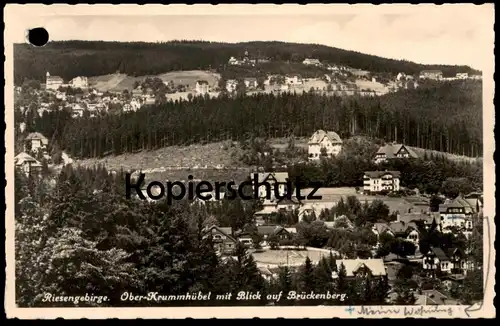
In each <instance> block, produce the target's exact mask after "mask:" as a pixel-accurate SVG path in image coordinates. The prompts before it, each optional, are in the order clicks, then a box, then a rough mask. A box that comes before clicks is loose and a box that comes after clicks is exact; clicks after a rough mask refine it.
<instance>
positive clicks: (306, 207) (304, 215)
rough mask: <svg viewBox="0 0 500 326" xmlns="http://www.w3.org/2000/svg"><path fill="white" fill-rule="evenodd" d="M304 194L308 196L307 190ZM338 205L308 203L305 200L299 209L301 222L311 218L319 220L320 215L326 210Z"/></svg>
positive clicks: (320, 202) (323, 202) (333, 203)
mask: <svg viewBox="0 0 500 326" xmlns="http://www.w3.org/2000/svg"><path fill="white" fill-rule="evenodd" d="M304 193H306V194H307V189H305V191H304ZM336 205H337V202H336V201H307V200H305V201H304V202H303V204H302V205H301V206H300V207H299V221H302V220H305V219H311V217H313V216H314V217H316V219H317V218H319V215H320V214H321V212H322V211H324V210H327V209H328V210H329V209H332V208H333V207H335V206H336Z"/></svg>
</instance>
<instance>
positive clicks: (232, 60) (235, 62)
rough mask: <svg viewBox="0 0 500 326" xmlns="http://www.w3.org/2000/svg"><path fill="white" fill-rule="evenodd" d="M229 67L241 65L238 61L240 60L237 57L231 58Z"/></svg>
mask: <svg viewBox="0 0 500 326" xmlns="http://www.w3.org/2000/svg"><path fill="white" fill-rule="evenodd" d="M227 63H228V64H229V65H232V66H236V65H239V64H240V62H239V61H238V59H236V58H235V57H231V58H229V60H228V62H227Z"/></svg>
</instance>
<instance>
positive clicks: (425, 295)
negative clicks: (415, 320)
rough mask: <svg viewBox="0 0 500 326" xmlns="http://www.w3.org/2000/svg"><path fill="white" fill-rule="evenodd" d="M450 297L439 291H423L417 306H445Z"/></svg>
mask: <svg viewBox="0 0 500 326" xmlns="http://www.w3.org/2000/svg"><path fill="white" fill-rule="evenodd" d="M447 299H448V297H447V296H446V295H444V294H442V293H441V292H439V291H437V290H423V291H422V294H421V295H419V296H418V298H417V302H415V304H417V305H423V306H425V305H445V304H449V303H448V302H447Z"/></svg>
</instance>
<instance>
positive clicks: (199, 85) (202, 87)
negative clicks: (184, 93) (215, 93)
mask: <svg viewBox="0 0 500 326" xmlns="http://www.w3.org/2000/svg"><path fill="white" fill-rule="evenodd" d="M195 90H196V93H198V94H201V95H204V94H207V93H208V92H209V86H208V82H207V81H206V80H198V81H197V82H196V86H195Z"/></svg>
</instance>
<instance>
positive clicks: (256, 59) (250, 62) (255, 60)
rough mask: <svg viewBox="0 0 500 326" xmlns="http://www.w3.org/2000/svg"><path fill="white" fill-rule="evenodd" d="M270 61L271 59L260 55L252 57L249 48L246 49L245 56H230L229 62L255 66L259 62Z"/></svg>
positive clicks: (235, 64) (230, 63) (233, 64)
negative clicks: (238, 57)
mask: <svg viewBox="0 0 500 326" xmlns="http://www.w3.org/2000/svg"><path fill="white" fill-rule="evenodd" d="M269 61H270V60H269V59H267V58H263V57H259V56H256V57H253V58H250V55H249V54H248V50H245V54H244V56H243V58H241V59H237V58H235V57H231V58H229V60H228V62H227V63H228V64H229V65H231V66H244V65H250V66H255V65H256V64H258V63H266V62H269Z"/></svg>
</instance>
